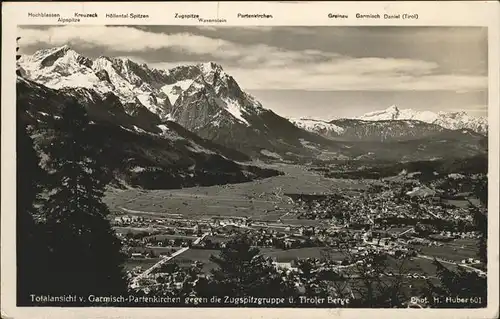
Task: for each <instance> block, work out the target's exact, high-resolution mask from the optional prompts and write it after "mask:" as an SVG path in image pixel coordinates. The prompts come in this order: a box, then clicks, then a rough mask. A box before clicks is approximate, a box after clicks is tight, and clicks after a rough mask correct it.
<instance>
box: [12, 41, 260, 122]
mask: <svg viewBox="0 0 500 319" xmlns="http://www.w3.org/2000/svg"><path fill="white" fill-rule="evenodd" d="M19 66H20V68H21V73H22V74H23V75H24V76H25V77H27V78H28V79H30V80H33V81H35V82H38V83H41V84H43V85H45V86H47V87H49V88H54V89H60V88H68V87H69V88H72V87H82V88H88V89H92V90H94V91H96V92H97V93H99V94H101V95H103V94H105V93H108V92H113V93H114V94H115V95H116V96H118V98H119V99H120V100H121V102H122V103H124V104H126V105H129V106H131V105H134V106H135V107H136V108H141V107H145V108H146V109H147V110H149V111H150V112H151V113H154V114H156V115H158V116H159V117H160V119H170V118H171V117H174V118H175V116H179V118H180V119H181V122H182V120H185V118H183V116H184V115H185V114H182V112H174V113H172V107H173V106H174V105H176V103H177V105H179V104H182V102H183V101H185V100H189V99H190V97H192V96H196V94H197V93H199V92H203V91H205V90H208V89H210V90H213V91H214V92H213V93H215V95H217V97H218V99H216V100H215V101H214V102H215V105H216V106H217V107H218V117H219V118H210V119H209V120H210V121H211V122H216V121H217V120H221V118H223V117H224V116H221V115H226V116H227V117H229V118H231V120H232V121H234V122H239V123H243V124H245V125H249V124H248V122H247V121H246V120H245V118H244V113H246V112H247V111H253V112H256V111H258V110H260V109H261V108H262V106H261V105H260V103H258V102H257V101H256V100H255V99H253V98H252V97H251V96H249V95H248V94H246V93H244V92H242V91H241V90H240V89H239V87H238V85H237V84H236V82H235V81H234V79H233V78H232V77H231V76H229V75H227V74H226V73H225V72H224V71H223V70H222V67H221V66H220V65H218V64H216V63H213V62H208V63H201V64H198V65H189V66H181V67H177V68H174V69H171V70H168V71H166V70H156V69H152V68H149V67H148V66H147V65H146V64H142V65H140V64H137V63H135V62H133V61H131V60H130V59H127V58H125V59H122V58H109V57H104V56H101V57H98V58H96V59H93V60H92V59H89V58H86V57H84V56H82V55H80V54H79V53H77V52H75V51H74V50H72V49H71V48H70V47H69V46H67V45H65V46H62V47H57V48H52V49H47V50H40V51H37V52H35V53H34V54H33V55H31V56H26V55H23V56H21V59H20V60H19ZM241 104H244V105H241ZM127 110H128V113H133V112H134V108H133V107H129V108H127ZM135 111H136V110H135ZM207 120H208V119H207Z"/></svg>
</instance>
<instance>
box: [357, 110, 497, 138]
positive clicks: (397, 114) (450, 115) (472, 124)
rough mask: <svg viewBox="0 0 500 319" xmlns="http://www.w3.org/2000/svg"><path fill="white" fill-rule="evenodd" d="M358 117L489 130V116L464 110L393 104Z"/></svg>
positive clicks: (361, 118)
mask: <svg viewBox="0 0 500 319" xmlns="http://www.w3.org/2000/svg"><path fill="white" fill-rule="evenodd" d="M358 119H360V120H364V121H387V120H416V121H422V122H425V123H430V124H437V125H440V126H442V127H444V128H447V129H451V130H459V129H471V130H473V131H475V132H478V133H480V134H484V135H486V134H487V132H488V120H487V118H485V117H474V116H470V115H468V114H467V113H466V112H464V111H460V112H443V111H440V112H437V113H435V112H431V111H415V110H412V109H399V108H398V107H397V106H395V105H392V106H390V107H388V108H387V109H385V110H381V111H374V112H369V113H366V114H364V115H362V116H360V117H359V118H358Z"/></svg>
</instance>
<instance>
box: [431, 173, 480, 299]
mask: <svg viewBox="0 0 500 319" xmlns="http://www.w3.org/2000/svg"><path fill="white" fill-rule="evenodd" d="M487 185H488V184H487V179H480V180H479V182H477V183H476V184H475V185H474V186H473V194H474V195H475V196H476V197H477V198H478V199H479V201H480V205H481V206H483V207H478V206H476V205H474V204H473V203H472V202H471V201H469V207H470V209H471V213H472V215H473V219H474V225H475V227H476V230H477V231H479V233H480V238H479V242H478V257H479V260H480V261H481V262H482V263H483V264H484V265H486V264H487V240H488V222H487V213H486V210H485V209H484V208H485V207H486V208H487V203H488V186H487ZM434 265H435V266H436V270H437V275H438V278H439V280H440V282H439V284H438V285H436V284H433V283H432V282H428V283H427V285H428V288H427V290H426V294H427V295H428V296H429V298H428V299H429V300H430V301H431V303H432V304H433V306H435V307H440V308H455V307H456V306H457V305H456V303H453V302H446V297H448V296H460V297H462V298H474V300H475V302H470V303H464V304H463V305H462V307H464V308H479V307H485V306H486V305H487V297H488V284H487V276H486V273H484V272H482V271H480V270H476V271H474V270H471V269H466V268H465V267H460V268H459V269H458V270H456V271H454V270H451V269H448V268H446V267H445V266H444V265H443V264H442V263H440V262H439V261H437V260H434ZM434 297H436V298H437V299H436V300H438V299H439V300H440V301H441V302H439V303H433V302H432V301H433V300H434Z"/></svg>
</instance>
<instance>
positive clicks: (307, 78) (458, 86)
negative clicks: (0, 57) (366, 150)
mask: <svg viewBox="0 0 500 319" xmlns="http://www.w3.org/2000/svg"><path fill="white" fill-rule="evenodd" d="M20 36H21V37H22V39H21V40H20V42H19V44H20V46H21V53H23V54H31V53H33V52H35V51H36V50H38V49H43V48H48V47H53V46H59V45H64V44H68V45H70V46H71V47H72V48H73V49H74V50H75V51H77V52H79V53H81V54H83V55H85V56H88V57H91V58H93V57H97V56H100V55H105V56H115V57H128V58H130V59H131V60H134V61H136V62H141V63H147V64H148V65H150V66H152V67H155V68H171V67H173V66H176V65H179V64H187V63H199V62H206V61H215V62H217V63H219V64H221V65H222V66H223V68H224V70H225V71H226V72H227V73H229V74H230V75H232V76H233V77H234V78H235V79H236V81H237V82H238V83H239V84H240V86H241V87H242V88H243V89H244V90H246V91H247V92H249V93H251V94H253V95H254V96H255V97H256V98H257V99H259V100H260V101H261V102H262V104H263V105H264V107H267V108H270V109H273V110H275V111H276V112H277V113H279V114H280V115H283V116H287V117H312V118H320V119H331V118H335V117H354V116H360V115H362V114H364V113H366V112H369V111H374V110H379V109H384V108H387V107H389V106H390V105H392V104H396V105H398V106H399V107H400V108H402V109H403V108H413V109H418V110H431V111H466V112H468V113H469V114H471V115H486V112H487V103H488V102H487V74H488V67H487V29H486V28H479V27H477V28H471V27H211V26H207V27H194V26H142V27H139V26H136V27H131V26H45V27H40V26H38V27H35V26H26V27H23V28H21V30H20Z"/></svg>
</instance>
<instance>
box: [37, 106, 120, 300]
mask: <svg viewBox="0 0 500 319" xmlns="http://www.w3.org/2000/svg"><path fill="white" fill-rule="evenodd" d="M88 129H89V119H88V117H87V113H86V111H85V109H84V108H83V107H82V106H80V105H79V104H78V103H77V102H76V101H70V102H68V103H67V104H66V105H64V106H63V109H62V116H61V118H60V119H59V120H57V121H56V123H55V130H54V132H53V134H54V138H53V139H52V142H51V144H50V146H49V147H48V148H47V150H46V151H47V153H48V156H49V160H48V162H47V166H48V170H49V172H50V177H51V182H52V188H53V189H52V190H51V193H50V195H49V197H48V199H47V201H46V202H45V203H44V211H45V215H46V228H47V235H48V245H49V247H50V249H51V252H50V255H49V263H50V270H51V274H50V279H51V285H50V288H49V291H50V292H51V293H59V294H79V295H88V294H102V295H104V294H110V293H122V292H125V291H126V281H125V279H124V274H123V270H122V263H123V262H124V260H125V255H124V254H123V253H121V243H120V241H119V239H118V238H117V237H116V236H115V234H114V232H113V230H112V228H111V226H110V222H109V220H108V219H107V215H108V213H109V211H108V209H107V207H106V205H105V204H104V203H103V202H102V197H103V195H104V190H105V186H106V181H107V180H106V178H105V174H104V169H103V165H102V164H101V156H102V152H103V146H102V145H100V141H99V140H98V139H91V138H89V131H88Z"/></svg>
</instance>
